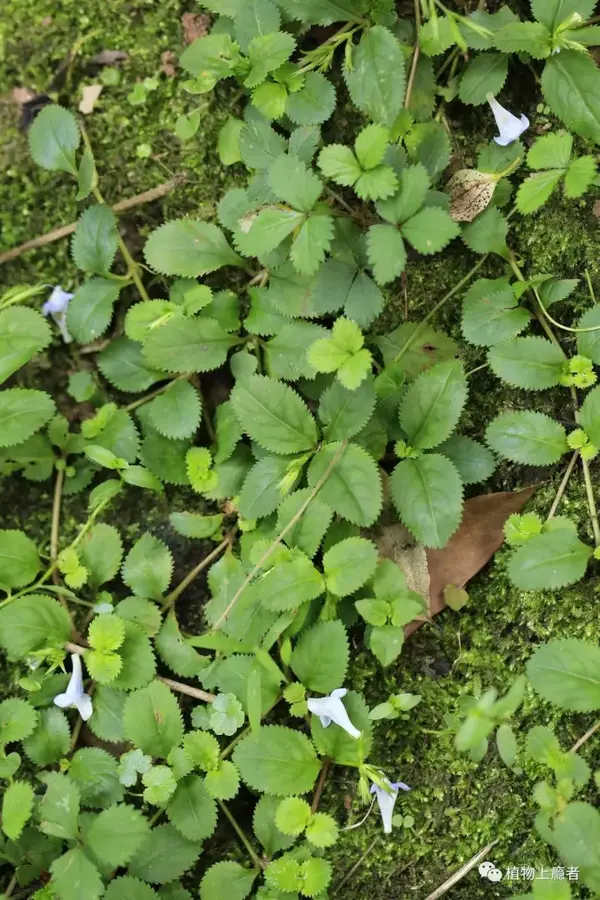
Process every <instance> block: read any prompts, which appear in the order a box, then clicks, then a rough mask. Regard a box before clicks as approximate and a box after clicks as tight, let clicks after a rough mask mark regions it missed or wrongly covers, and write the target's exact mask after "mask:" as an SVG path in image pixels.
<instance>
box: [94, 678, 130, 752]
mask: <svg viewBox="0 0 600 900" xmlns="http://www.w3.org/2000/svg"><path fill="white" fill-rule="evenodd" d="M125 698H126V695H125V693H124V692H123V691H118V690H115V688H113V687H106V686H102V685H99V686H98V687H97V688H96V690H95V691H94V715H93V716H92V718H91V719H90V724H89V728H90V729H91V730H92V732H93V733H94V734H95V735H96V737H98V738H100V740H102V741H108V742H109V743H113V744H114V743H117V742H119V741H123V740H124V739H125V733H124V731H123V706H124V705H125Z"/></svg>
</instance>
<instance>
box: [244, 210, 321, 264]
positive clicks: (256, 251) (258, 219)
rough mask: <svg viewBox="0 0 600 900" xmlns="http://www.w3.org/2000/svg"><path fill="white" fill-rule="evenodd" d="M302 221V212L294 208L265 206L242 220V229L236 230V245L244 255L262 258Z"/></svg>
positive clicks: (274, 248) (303, 219)
mask: <svg viewBox="0 0 600 900" xmlns="http://www.w3.org/2000/svg"><path fill="white" fill-rule="evenodd" d="M304 221H305V217H304V215H303V213H301V212H298V211H297V210H295V209H281V208H279V207H274V206H270V207H267V208H266V209H262V210H261V211H260V212H259V213H258V214H252V216H250V217H248V218H247V219H246V220H244V221H243V225H244V227H243V229H241V230H239V231H237V232H236V246H237V248H238V250H240V251H241V252H242V253H243V254H244V256H257V257H258V258H259V259H263V258H265V257H266V256H268V254H269V253H271V252H272V251H273V250H276V249H277V247H279V245H280V244H281V242H282V241H284V240H285V238H286V237H287V236H288V235H290V234H291V233H292V232H293V231H296V230H297V229H299V228H300V226H301V225H302V223H303V222H304Z"/></svg>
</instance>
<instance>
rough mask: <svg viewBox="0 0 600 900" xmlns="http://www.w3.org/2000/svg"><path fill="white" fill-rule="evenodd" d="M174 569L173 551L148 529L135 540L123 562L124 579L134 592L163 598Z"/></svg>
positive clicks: (154, 597)
mask: <svg viewBox="0 0 600 900" xmlns="http://www.w3.org/2000/svg"><path fill="white" fill-rule="evenodd" d="M172 571H173V557H172V555H171V551H170V550H169V548H168V547H167V545H166V544H164V543H163V542H162V541H159V540H158V538H155V537H153V536H152V535H151V534H150V532H148V531H146V532H145V533H144V534H143V535H142V536H141V538H139V540H137V541H136V542H135V544H134V545H133V547H132V548H131V550H130V551H129V553H128V554H127V556H126V557H125V562H124V563H123V581H124V582H125V584H126V585H127V586H128V587H129V588H131V590H132V591H133V593H134V594H138V595H139V596H140V597H149V598H150V599H151V600H162V596H163V594H164V593H165V591H166V590H167V588H168V587H169V582H170V580H171V573H172Z"/></svg>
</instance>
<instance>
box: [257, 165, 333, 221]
mask: <svg viewBox="0 0 600 900" xmlns="http://www.w3.org/2000/svg"><path fill="white" fill-rule="evenodd" d="M269 185H270V186H271V190H272V191H273V193H274V194H275V195H276V196H277V197H278V198H279V199H280V200H283V201H284V202H285V203H289V205H290V206H292V207H293V208H294V209H299V210H301V211H302V212H306V213H307V212H310V210H311V209H312V208H313V206H314V205H315V203H316V202H317V200H318V199H319V196H320V194H321V191H322V189H323V184H322V182H321V180H320V178H318V177H317V176H316V175H315V173H314V172H313V171H312V170H311V169H309V168H307V166H306V165H305V164H304V163H303V162H301V161H300V160H299V159H298V158H297V157H294V156H288V155H287V154H283V153H282V155H281V156H279V157H278V158H277V159H276V160H275V162H274V163H273V165H272V166H271V168H270V169H269Z"/></svg>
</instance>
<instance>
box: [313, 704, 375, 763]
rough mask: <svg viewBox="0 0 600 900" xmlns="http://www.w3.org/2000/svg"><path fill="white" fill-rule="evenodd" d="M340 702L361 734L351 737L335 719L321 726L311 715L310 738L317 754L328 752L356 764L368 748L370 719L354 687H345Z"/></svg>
mask: <svg viewBox="0 0 600 900" xmlns="http://www.w3.org/2000/svg"><path fill="white" fill-rule="evenodd" d="M342 702H343V704H344V706H345V707H346V712H347V713H348V716H349V718H350V721H351V722H352V724H353V725H354V727H355V728H357V729H358V730H359V731H360V733H361V736H360V737H359V738H354V737H352V735H350V734H348V733H347V732H346V731H345V730H344V729H343V728H341V727H340V726H339V725H336V724H335V722H331V723H330V724H329V725H328V726H327V728H325V727H324V726H323V725H321V722H320V720H319V718H318V716H312V717H311V731H312V736H313V740H314V742H315V745H316V747H317V749H318V751H319V753H320V754H321V756H328V757H329V758H330V759H331V760H333V762H335V763H338V764H339V765H342V766H359V765H361V763H362V762H364V760H365V759H366V758H367V757H368V755H369V751H370V750H371V743H372V723H371V720H370V719H369V708H368V706H367V704H366V703H365V701H364V700H363V698H362V697H361V695H360V694H358V693H356V691H349V692H348V693H347V694H346V696H345V697H344V699H343V701H342Z"/></svg>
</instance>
